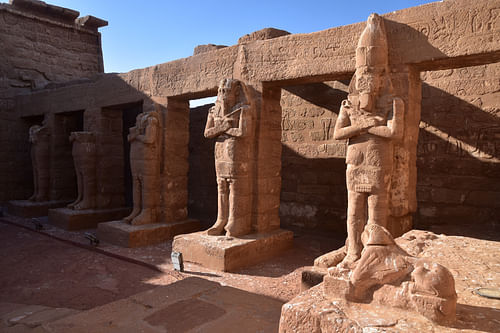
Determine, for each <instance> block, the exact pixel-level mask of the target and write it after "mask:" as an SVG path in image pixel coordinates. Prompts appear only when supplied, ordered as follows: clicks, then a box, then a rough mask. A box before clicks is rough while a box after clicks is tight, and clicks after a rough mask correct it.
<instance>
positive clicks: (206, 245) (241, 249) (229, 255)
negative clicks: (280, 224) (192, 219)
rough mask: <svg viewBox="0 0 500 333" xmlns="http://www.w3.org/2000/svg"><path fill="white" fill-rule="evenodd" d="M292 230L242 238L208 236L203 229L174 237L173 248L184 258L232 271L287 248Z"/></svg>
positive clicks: (290, 244)
mask: <svg viewBox="0 0 500 333" xmlns="http://www.w3.org/2000/svg"><path fill="white" fill-rule="evenodd" d="M292 242H293V233H292V232H291V231H288V230H282V229H278V230H274V231H271V232H268V233H262V234H250V235H245V236H243V237H241V238H233V237H226V236H209V235H207V234H206V233H204V232H197V233H193V234H188V235H180V236H177V237H175V238H174V243H173V245H172V251H176V252H181V253H182V256H183V258H184V260H185V261H190V262H194V263H197V264H200V265H202V266H204V267H208V268H211V269H216V270H221V271H234V270H236V269H239V268H243V267H247V266H251V265H254V264H256V263H258V262H261V261H263V260H266V259H269V258H271V257H274V256H276V255H278V254H279V253H280V252H282V251H284V250H286V249H288V248H290V247H291V246H292Z"/></svg>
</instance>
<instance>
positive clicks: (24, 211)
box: [7, 200, 71, 217]
mask: <svg viewBox="0 0 500 333" xmlns="http://www.w3.org/2000/svg"><path fill="white" fill-rule="evenodd" d="M70 202H71V201H66V200H53V201H40V202H36V201H30V200H12V201H9V202H8V203H7V212H8V213H9V214H10V215H15V216H19V217H39V216H47V215H48V214H49V209H52V208H59V207H64V206H66V205H67V204H69V203H70Z"/></svg>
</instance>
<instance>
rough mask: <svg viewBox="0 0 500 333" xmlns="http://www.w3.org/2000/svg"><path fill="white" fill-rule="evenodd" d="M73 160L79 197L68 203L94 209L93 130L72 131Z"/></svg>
mask: <svg viewBox="0 0 500 333" xmlns="http://www.w3.org/2000/svg"><path fill="white" fill-rule="evenodd" d="M69 141H70V142H72V143H73V150H72V154H73V162H74V164H75V172H76V179H77V185H78V197H77V199H76V200H75V201H74V202H73V203H71V204H69V205H68V208H72V209H75V210H80V209H92V208H95V206H96V192H97V183H96V144H95V135H94V133H92V132H71V135H70V136H69Z"/></svg>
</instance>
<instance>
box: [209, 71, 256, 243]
mask: <svg viewBox="0 0 500 333" xmlns="http://www.w3.org/2000/svg"><path fill="white" fill-rule="evenodd" d="M204 134H205V137H207V138H217V140H216V143H215V169H216V173H217V185H218V188H217V189H218V211H217V221H216V222H215V224H214V225H213V226H212V227H211V228H210V229H208V230H207V233H208V234H209V235H223V234H225V235H227V236H242V235H245V234H248V233H250V231H251V219H250V217H251V179H250V172H251V169H252V164H253V163H252V159H253V153H252V152H253V141H254V127H253V115H252V108H251V105H250V103H249V100H248V94H247V93H246V87H245V86H244V85H243V83H242V82H240V81H237V80H231V79H224V80H222V81H221V83H220V85H219V91H218V94H217V101H216V102H215V106H213V107H212V108H211V109H210V111H209V113H208V117H207V123H206V127H205V133H204Z"/></svg>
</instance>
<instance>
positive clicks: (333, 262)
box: [314, 246, 346, 268]
mask: <svg viewBox="0 0 500 333" xmlns="http://www.w3.org/2000/svg"><path fill="white" fill-rule="evenodd" d="M345 256H346V253H345V246H342V247H341V248H340V249H338V250H335V251H331V252H328V253H325V254H323V255H322V256H319V257H318V258H316V259H314V266H316V267H321V268H329V267H334V266H337V265H338V264H339V263H340V262H341V261H342V260H344V258H345Z"/></svg>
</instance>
